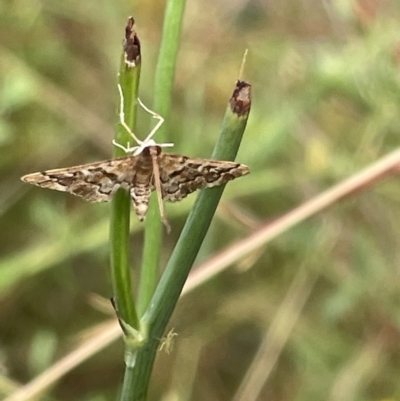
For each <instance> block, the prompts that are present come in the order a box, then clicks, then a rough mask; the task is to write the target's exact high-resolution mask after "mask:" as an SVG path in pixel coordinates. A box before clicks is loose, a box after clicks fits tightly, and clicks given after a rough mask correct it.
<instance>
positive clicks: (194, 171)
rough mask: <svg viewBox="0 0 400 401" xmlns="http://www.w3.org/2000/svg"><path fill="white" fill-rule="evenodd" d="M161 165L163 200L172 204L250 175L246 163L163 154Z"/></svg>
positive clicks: (160, 160) (160, 158)
mask: <svg viewBox="0 0 400 401" xmlns="http://www.w3.org/2000/svg"><path fill="white" fill-rule="evenodd" d="M159 164H160V178H161V188H162V195H163V199H164V200H167V201H169V202H178V201H180V200H181V199H183V198H185V197H186V196H187V195H189V194H191V193H192V192H194V191H196V190H197V189H201V188H206V187H208V188H209V187H215V186H218V185H222V184H226V183H227V182H228V181H231V180H233V179H235V178H238V177H241V176H242V175H246V174H249V173H250V169H249V168H248V167H247V166H245V165H244V164H239V163H235V162H226V161H219V160H209V159H191V158H189V157H186V156H179V155H172V154H161V155H160V157H159Z"/></svg>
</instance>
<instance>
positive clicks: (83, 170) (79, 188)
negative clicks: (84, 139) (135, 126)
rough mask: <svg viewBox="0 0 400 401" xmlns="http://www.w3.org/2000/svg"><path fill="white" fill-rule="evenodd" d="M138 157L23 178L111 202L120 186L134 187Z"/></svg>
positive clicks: (97, 200)
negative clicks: (132, 185) (132, 184)
mask: <svg viewBox="0 0 400 401" xmlns="http://www.w3.org/2000/svg"><path fill="white" fill-rule="evenodd" d="M135 164H136V157H134V156H128V157H121V158H118V159H112V160H104V161H101V162H97V163H89V164H83V165H80V166H74V167H69V168H60V169H55V170H47V171H43V172H39V173H33V174H28V175H25V176H23V177H22V178H21V180H22V181H24V182H27V183H29V184H33V185H37V186H39V187H42V188H49V189H54V190H56V191H63V192H69V193H70V194H73V195H76V196H79V197H82V198H84V199H85V200H87V201H89V202H107V201H109V200H110V199H111V197H112V195H113V194H114V193H115V192H116V191H117V189H118V188H120V187H122V188H125V189H127V190H129V189H130V186H131V183H132V182H133V179H134V174H135V173H134V167H135Z"/></svg>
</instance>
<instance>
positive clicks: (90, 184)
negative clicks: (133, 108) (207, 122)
mask: <svg viewBox="0 0 400 401" xmlns="http://www.w3.org/2000/svg"><path fill="white" fill-rule="evenodd" d="M118 90H119V92H120V98H121V104H120V124H121V125H122V126H123V127H124V128H125V129H126V130H127V132H128V133H129V134H130V135H131V137H132V138H133V139H134V141H135V142H136V143H137V146H133V147H130V146H129V144H128V147H124V146H122V145H121V144H119V143H116V142H115V141H113V144H114V145H115V146H117V147H119V148H121V149H123V150H124V151H125V152H126V153H132V155H131V156H124V157H119V158H116V159H110V160H104V161H100V162H97V163H89V164H82V165H79V166H73V167H67V168H60V169H55V170H47V171H43V172H40V173H33V174H28V175H25V176H23V177H22V178H21V180H22V181H24V182H27V183H29V184H33V185H37V186H39V187H42V188H49V189H54V190H56V191H63V192H69V193H70V194H73V195H76V196H80V197H82V198H84V199H85V200H87V201H90V202H108V201H109V200H111V198H112V196H113V195H114V194H115V192H116V191H117V190H118V189H119V188H123V189H125V190H126V191H128V192H129V193H130V196H131V198H132V202H133V207H134V209H135V212H136V214H137V215H138V217H139V220H140V221H143V220H144V218H145V216H146V213H147V209H148V206H149V199H150V195H151V193H152V191H154V190H156V191H157V196H158V204H159V208H160V214H161V218H162V220H163V222H164V224H165V225H166V227H167V229H168V230H169V224H168V222H167V219H166V217H165V213H164V206H163V201H164V200H165V201H169V202H178V201H180V200H182V199H183V198H185V197H186V196H187V195H189V194H190V193H192V192H194V191H196V190H197V189H201V188H206V187H215V186H217V185H222V184H225V183H227V182H228V181H231V180H233V179H235V178H237V177H241V176H242V175H246V174H249V173H250V169H249V168H248V167H247V166H245V165H244V164H239V163H235V162H227V161H220V160H210V159H200V158H190V157H187V156H181V155H176V154H170V153H163V152H162V150H161V148H162V147H170V146H173V144H172V143H163V144H156V143H155V142H154V140H153V139H152V137H153V135H154V134H155V132H156V131H157V130H158V128H159V127H160V126H161V124H162V123H163V122H164V119H163V118H162V117H161V116H159V115H158V114H157V113H154V112H153V111H151V110H150V109H148V108H147V107H146V106H145V105H144V104H143V103H142V102H141V101H140V100H139V99H137V100H138V102H139V104H140V105H141V106H142V107H143V108H144V109H145V110H146V111H147V112H149V113H150V114H151V115H152V117H153V118H155V119H157V120H158V123H157V124H156V126H155V127H154V128H153V130H152V131H151V132H150V134H149V135H148V136H147V137H146V138H145V140H144V141H141V140H140V139H138V138H137V137H136V135H135V134H134V133H133V132H132V131H131V130H130V128H129V127H128V126H127V124H126V123H125V118H124V108H123V106H124V101H123V93H122V89H121V86H120V85H118Z"/></svg>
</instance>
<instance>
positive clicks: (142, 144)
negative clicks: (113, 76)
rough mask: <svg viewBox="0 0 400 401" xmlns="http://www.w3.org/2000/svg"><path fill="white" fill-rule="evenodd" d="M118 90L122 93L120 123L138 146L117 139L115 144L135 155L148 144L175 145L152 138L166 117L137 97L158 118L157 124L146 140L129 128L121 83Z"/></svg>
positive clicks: (146, 109) (141, 104)
mask: <svg viewBox="0 0 400 401" xmlns="http://www.w3.org/2000/svg"><path fill="white" fill-rule="evenodd" d="M118 91H119V95H120V108H119V122H120V124H121V125H122V126H123V127H124V128H125V130H126V131H127V132H128V134H129V135H130V136H131V137H132V138H133V139H134V141H135V142H136V143H137V146H132V147H131V146H130V145H129V143H128V146H126V147H125V146H123V145H121V144H120V143H117V142H116V141H113V145H114V146H117V147H118V148H120V149H122V150H123V151H124V152H125V153H133V155H134V156H137V155H139V154H140V153H142V152H143V149H144V148H146V147H148V146H154V145H157V146H160V147H171V146H174V144H173V143H161V144H158V143H156V142H155V141H154V140H153V139H152V138H153V136H154V134H155V133H156V132H157V131H158V129H159V128H160V127H161V125H162V124H163V123H164V118H163V117H161V116H160V115H159V114H157V113H155V112H154V111H152V110H150V109H149V108H148V107H147V106H145V105H144V104H143V102H142V101H141V100H140V99H139V98H137V101H138V103H139V105H140V106H141V107H142V108H143V109H144V110H145V111H147V112H148V113H149V114H151V116H152V117H153V118H155V119H156V120H158V122H157V124H156V126H155V127H154V128H153V129H152V130H151V131H150V134H149V135H147V137H146V138H145V140H144V141H141V140H140V139H139V138H138V137H137V136H136V135H135V134H134V133H133V132H132V131H131V129H130V128H129V126H128V124H126V122H125V113H124V94H123V92H122V87H121V85H120V84H118Z"/></svg>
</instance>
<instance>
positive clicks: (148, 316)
mask: <svg viewBox="0 0 400 401" xmlns="http://www.w3.org/2000/svg"><path fill="white" fill-rule="evenodd" d="M248 88H249V86H248ZM248 96H250V93H249V92H248ZM249 107H250V98H249V97H248V108H247V111H246V113H245V114H240V115H239V114H238V113H237V112H236V111H234V110H235V108H234V107H232V103H231V105H230V107H229V108H228V110H227V112H226V114H225V118H224V123H223V126H222V131H221V135H220V138H219V140H218V143H217V145H216V147H215V150H214V153H213V157H214V158H216V159H222V160H233V159H234V158H235V156H236V153H237V151H238V148H239V145H240V142H241V139H242V136H243V132H244V129H245V127H246V123H247V118H248V112H249ZM223 190H224V187H223V186H221V187H217V188H212V189H206V190H203V191H201V193H200V194H199V196H198V197H197V199H196V202H195V204H194V206H193V209H192V211H191V213H190V215H189V217H188V219H187V221H186V224H185V227H184V228H183V231H182V233H181V236H180V238H179V240H178V243H177V245H176V247H175V249H174V251H173V253H172V256H171V258H170V260H169V262H168V264H167V267H166V269H165V271H164V273H163V275H162V277H161V280H160V283H159V284H158V286H157V288H156V291H155V293H154V296H153V298H152V300H151V303H150V306H149V308H148V310H147V311H146V313H145V315H144V317H143V319H142V326H143V327H145V328H146V331H147V342H146V343H145V344H144V346H143V347H142V348H140V349H139V350H138V352H137V355H136V365H135V366H134V367H133V368H132V369H131V370H130V374H131V377H130V378H129V382H130V386H131V390H132V392H131V394H130V398H126V400H128V399H129V400H134V401H145V400H146V393H147V387H148V383H149V380H150V374H151V369H152V366H153V363H154V359H155V355H156V351H157V347H158V344H159V339H160V338H161V337H162V335H163V333H164V331H165V328H166V326H167V323H168V320H169V318H170V316H171V314H172V311H173V309H174V307H175V305H176V303H177V301H178V298H179V295H180V293H181V291H182V288H183V285H184V283H185V281H186V279H187V276H188V274H189V272H190V269H191V267H192V265H193V262H194V260H195V258H196V256H197V253H198V251H199V249H200V246H201V244H202V242H203V239H204V237H205V235H206V233H207V230H208V227H209V225H210V223H211V220H212V218H213V215H214V212H215V210H216V208H217V205H218V202H219V200H220V198H221V195H222V193H223Z"/></svg>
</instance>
